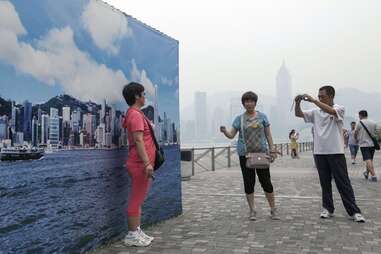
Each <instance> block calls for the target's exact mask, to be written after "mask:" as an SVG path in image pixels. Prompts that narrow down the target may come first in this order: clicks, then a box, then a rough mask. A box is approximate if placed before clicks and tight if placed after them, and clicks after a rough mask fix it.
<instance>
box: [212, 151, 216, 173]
mask: <svg viewBox="0 0 381 254" xmlns="http://www.w3.org/2000/svg"><path fill="white" fill-rule="evenodd" d="M215 170H216V167H215V161H214V147H213V148H212V171H215Z"/></svg>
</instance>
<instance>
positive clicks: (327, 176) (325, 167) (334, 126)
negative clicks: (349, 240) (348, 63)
mask: <svg viewBox="0 0 381 254" xmlns="http://www.w3.org/2000/svg"><path fill="white" fill-rule="evenodd" d="M334 97H335V89H334V88H333V87H332V86H323V87H321V88H320V89H319V95H318V98H319V100H316V99H314V98H313V97H311V96H309V95H307V94H304V95H298V96H296V97H295V104H296V106H295V115H296V116H297V117H301V118H304V121H305V122H307V123H312V124H313V126H314V158H315V164H316V167H317V170H318V173H319V179H320V185H321V189H322V203H323V204H322V205H323V211H322V212H321V214H320V218H322V219H325V218H329V217H332V216H333V213H334V209H335V208H334V204H333V198H332V177H333V178H334V179H335V183H336V186H337V189H338V191H339V193H340V196H341V199H342V201H343V204H344V207H345V210H346V211H347V213H348V214H349V215H350V216H351V217H352V219H353V220H354V221H356V222H365V219H364V217H363V216H362V215H361V210H360V208H358V206H357V204H356V200H355V195H354V192H353V188H352V185H351V181H350V180H349V176H348V170H347V163H346V160H345V156H344V138H343V120H344V112H345V109H344V107H343V106H340V105H337V104H334ZM302 100H304V101H307V102H310V103H313V104H315V105H316V106H317V107H316V108H314V109H312V110H306V111H302V109H301V107H300V104H301V101H302Z"/></svg>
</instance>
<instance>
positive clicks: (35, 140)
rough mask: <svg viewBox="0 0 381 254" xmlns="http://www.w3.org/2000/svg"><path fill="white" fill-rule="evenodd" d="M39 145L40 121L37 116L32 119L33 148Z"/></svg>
mask: <svg viewBox="0 0 381 254" xmlns="http://www.w3.org/2000/svg"><path fill="white" fill-rule="evenodd" d="M37 145H38V120H37V118H36V117H35V116H33V119H32V146H37Z"/></svg>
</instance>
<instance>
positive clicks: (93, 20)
mask: <svg viewBox="0 0 381 254" xmlns="http://www.w3.org/2000/svg"><path fill="white" fill-rule="evenodd" d="M81 21H82V23H83V26H84V28H85V29H86V30H87V31H88V32H89V34H90V36H91V38H92V39H93V41H94V43H95V45H97V47H98V48H100V49H102V50H104V51H106V52H107V53H109V54H111V55H116V54H118V53H119V50H120V42H121V40H122V39H123V38H125V37H132V30H131V28H129V26H128V19H127V16H125V15H124V14H122V13H120V12H118V11H115V10H113V9H111V8H110V7H109V6H107V5H106V4H105V3H103V2H100V1H95V0H90V1H89V3H88V4H87V5H86V6H85V8H84V11H83V13H82V16H81Z"/></svg>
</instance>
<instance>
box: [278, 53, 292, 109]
mask: <svg viewBox="0 0 381 254" xmlns="http://www.w3.org/2000/svg"><path fill="white" fill-rule="evenodd" d="M276 97H277V106H279V108H284V109H286V110H287V109H289V108H290V107H291V105H292V80H291V75H290V72H289V71H288V69H287V67H286V63H285V61H284V60H283V63H282V66H281V67H280V68H279V70H278V73H277V75H276ZM288 106H290V107H288Z"/></svg>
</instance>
